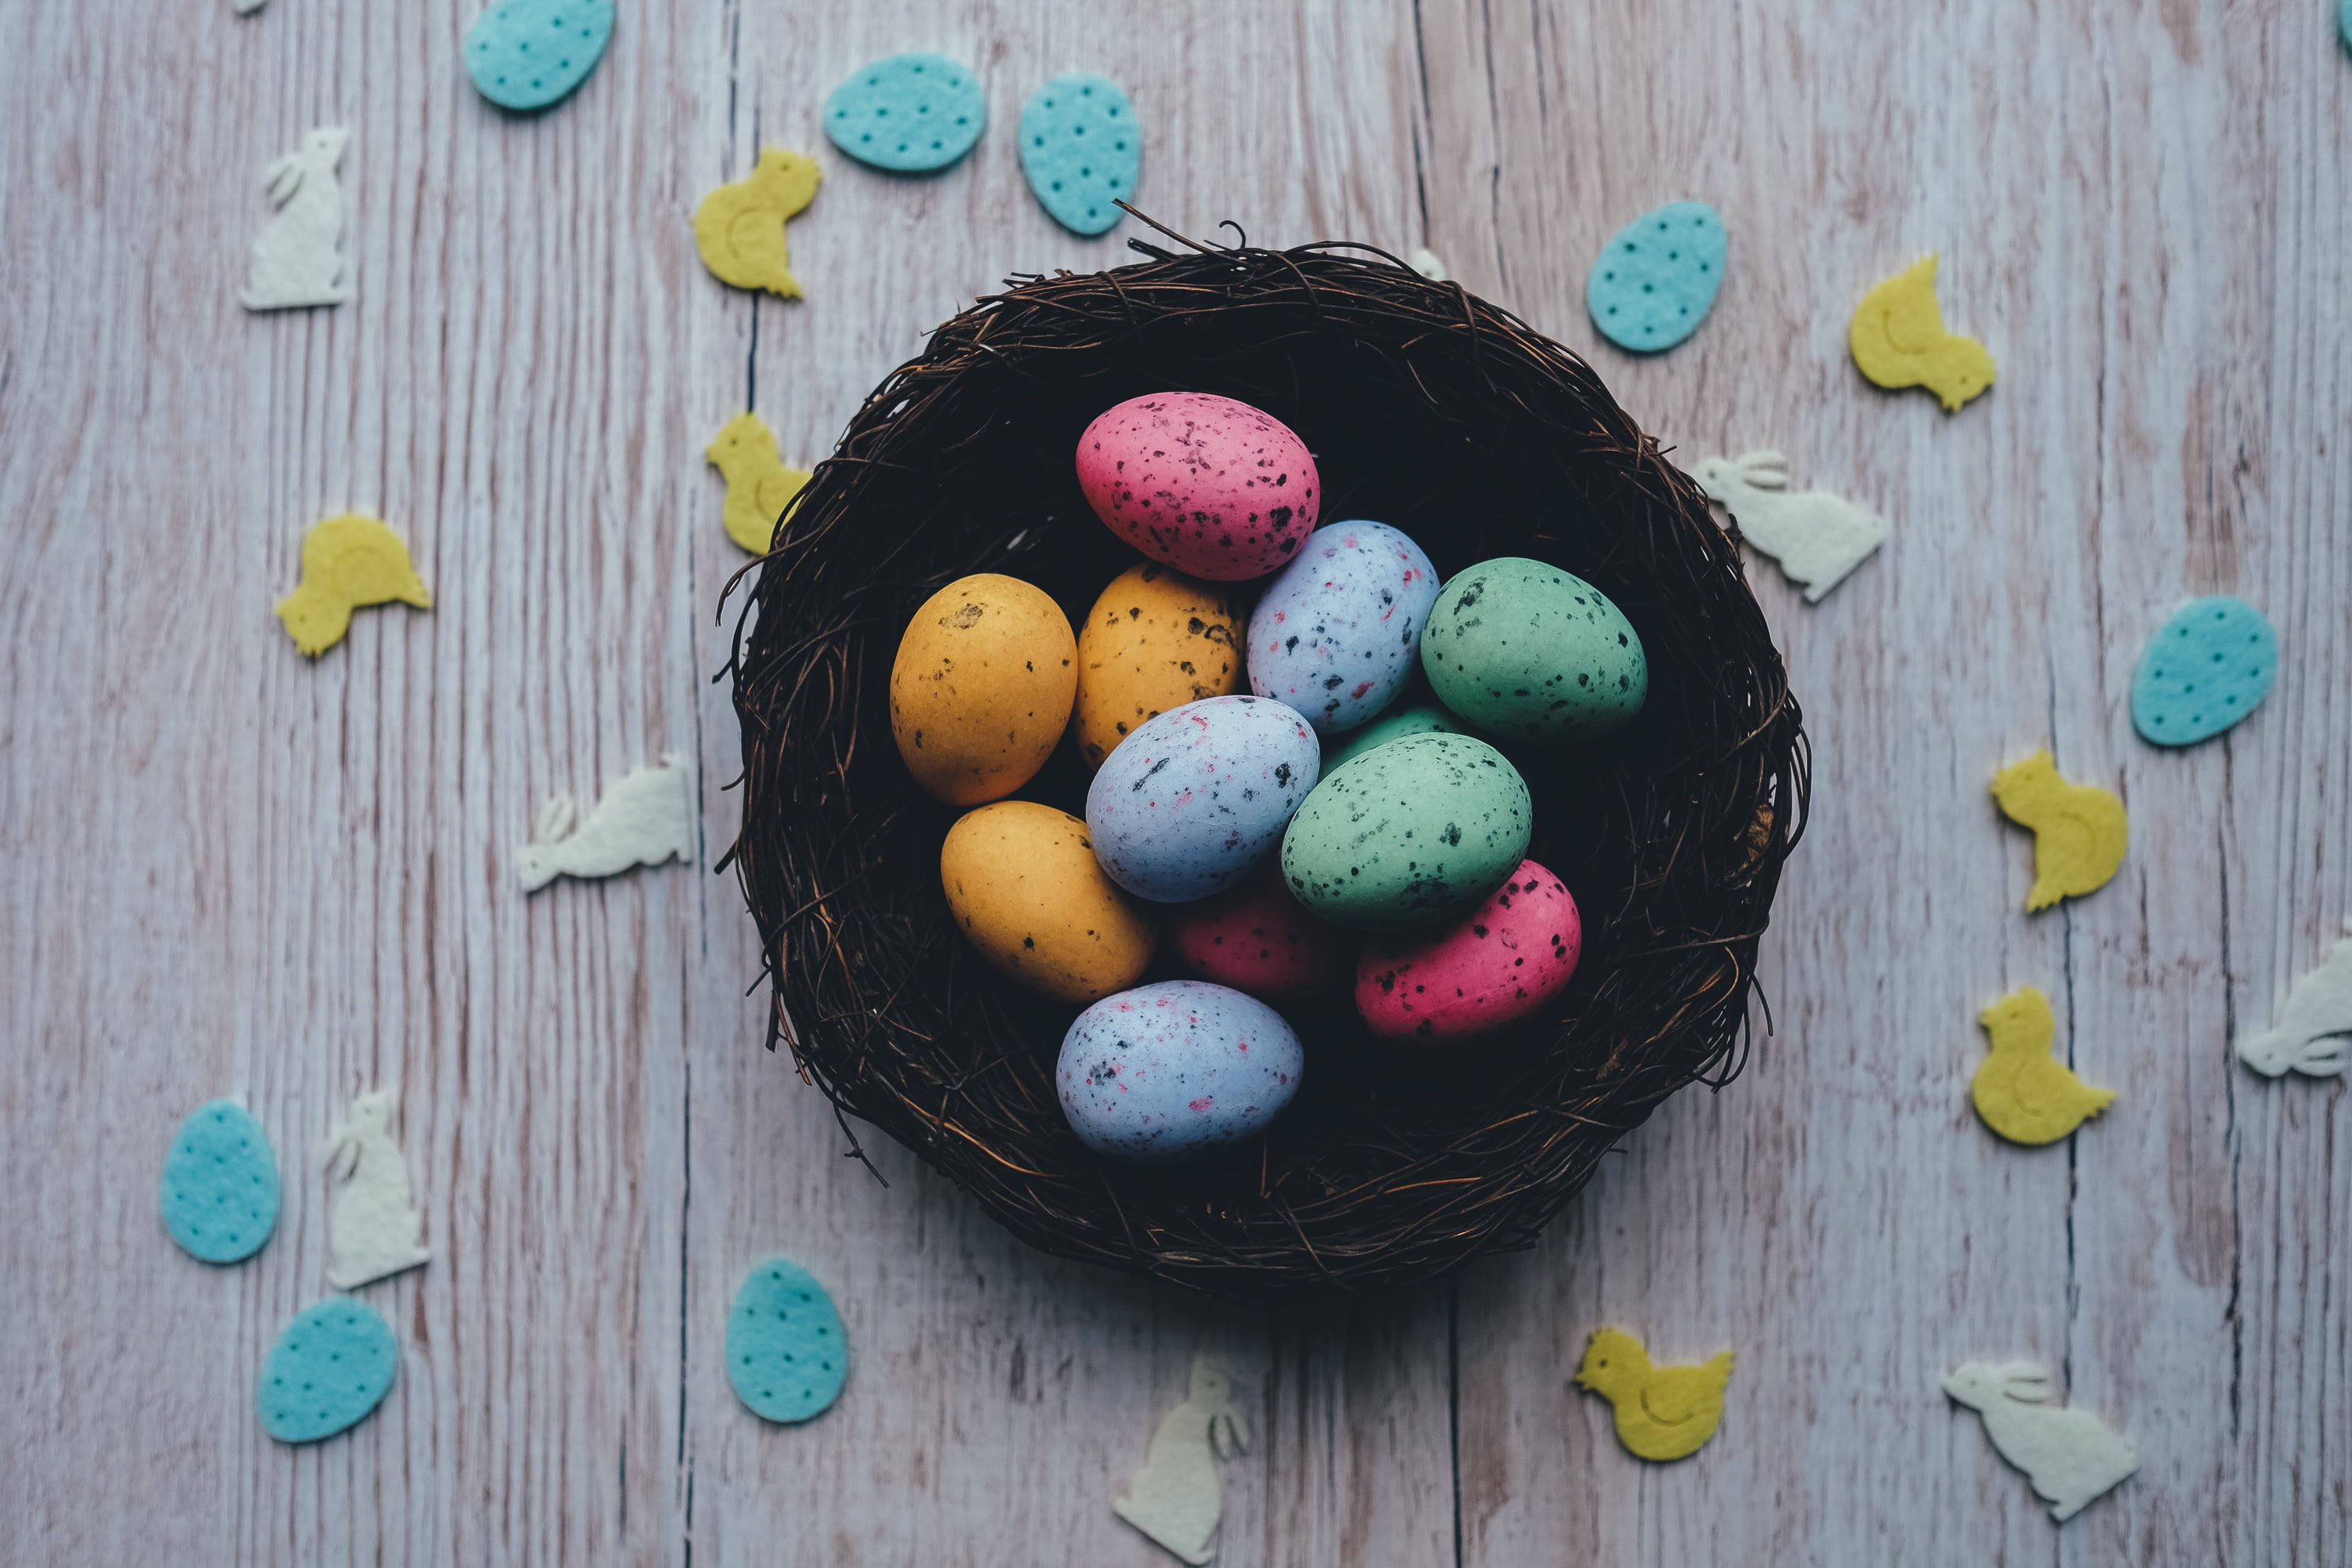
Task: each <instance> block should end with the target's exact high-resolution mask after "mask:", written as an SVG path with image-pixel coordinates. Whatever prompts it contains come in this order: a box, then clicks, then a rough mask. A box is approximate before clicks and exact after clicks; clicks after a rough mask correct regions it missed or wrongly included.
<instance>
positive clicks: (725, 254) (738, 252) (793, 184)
mask: <svg viewBox="0 0 2352 1568" xmlns="http://www.w3.org/2000/svg"><path fill="white" fill-rule="evenodd" d="M823 178H824V174H823V173H822V172H821V171H819V169H818V168H817V166H816V160H815V159H814V158H812V157H810V156H809V155H808V154H807V153H787V152H785V151H784V150H783V149H782V148H781V147H763V148H761V151H760V161H759V163H757V164H755V165H754V166H753V167H752V170H751V173H750V174H746V175H745V176H744V177H743V178H741V179H740V180H738V181H736V182H735V183H734V184H731V185H721V186H719V188H718V189H717V190H715V191H713V192H711V193H710V194H709V195H707V196H705V197H703V198H702V205H700V206H698V207H697V208H696V209H695V212H694V244H695V248H696V249H698V250H699V251H701V252H702V264H703V265H704V266H705V267H708V268H710V275H711V276H712V277H714V278H716V279H719V281H720V282H721V283H731V284H733V285H734V286H735V287H736V288H738V289H766V290H767V291H768V292H769V293H771V294H781V295H782V296H783V297H784V298H785V299H787V300H797V299H799V298H800V297H801V286H800V284H799V283H798V282H797V281H796V280H795V279H793V269H792V267H791V265H790V262H791V260H792V252H791V250H790V248H789V247H787V246H786V245H785V243H784V220H785V219H787V218H790V217H793V216H796V215H798V214H799V213H800V211H801V209H802V208H803V207H805V206H807V205H809V203H811V202H812V201H814V200H815V199H816V184H817V182H818V181H819V180H821V179H823ZM762 548H763V549H764V546H763V547H762Z"/></svg>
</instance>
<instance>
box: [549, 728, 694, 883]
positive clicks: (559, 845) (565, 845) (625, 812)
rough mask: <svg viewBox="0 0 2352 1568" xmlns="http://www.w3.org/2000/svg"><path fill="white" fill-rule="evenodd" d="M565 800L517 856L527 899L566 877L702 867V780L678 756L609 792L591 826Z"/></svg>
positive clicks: (552, 806)
mask: <svg viewBox="0 0 2352 1568" xmlns="http://www.w3.org/2000/svg"><path fill="white" fill-rule="evenodd" d="M579 815H580V808H579V806H578V805H576V804H575V803H574V802H573V801H572V797H571V796H570V795H557V796H556V797H555V798H553V799H552V800H551V801H549V802H548V803H547V804H546V805H544V806H541V808H540V813H539V826H538V827H537V828H536V830H534V831H533V833H532V835H531V840H530V843H528V844H526V845H524V846H523V847H521V848H520V849H519V850H517V851H516V852H515V868H516V869H517V870H518V871H519V872H520V874H521V876H522V887H523V891H525V892H527V893H535V892H537V891H538V890H539V889H541V888H544V887H545V886H547V885H548V884H549V883H550V882H552V881H553V880H555V879H556V878H558V877H609V876H612V875H613V874H614V872H616V871H625V870H627V869H628V868H630V867H632V866H658V865H660V864H661V863H662V862H663V861H665V860H668V859H672V858H676V859H679V860H685V861H688V862H691V861H692V860H693V859H694V849H695V845H694V774H693V773H692V772H691V771H690V770H688V767H687V765H686V759H685V758H683V757H681V756H679V755H678V754H677V752H670V753H669V754H667V756H665V757H663V758H662V760H661V765H660V766H659V767H652V768H639V769H638V770H637V771H636V772H635V773H631V774H629V776H628V777H626V778H625V779H623V780H622V781H621V782H620V783H618V784H614V786H613V787H612V788H611V789H608V790H606V791H605V792H604V799H602V800H600V801H598V802H597V803H596V809H595V810H593V811H592V812H590V813H589V814H588V820H587V821H585V822H582V823H579V826H577V827H575V826H573V824H574V822H575V821H577V820H578V817H579Z"/></svg>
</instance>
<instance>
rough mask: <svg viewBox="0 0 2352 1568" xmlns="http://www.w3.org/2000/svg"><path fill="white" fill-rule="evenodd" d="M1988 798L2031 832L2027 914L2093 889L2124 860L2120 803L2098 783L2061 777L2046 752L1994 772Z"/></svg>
mask: <svg viewBox="0 0 2352 1568" xmlns="http://www.w3.org/2000/svg"><path fill="white" fill-rule="evenodd" d="M1992 797H1993V799H1994V800H1995V801H1996V802H1998V803H1999V804H2000V812H2001V815H2002V816H2006V817H2008V818H2009V819H2010V820H2011V822H2014V823H2016V824H2017V825H2018V826H2020V827H2030V828H2032V830H2033V886H2032V889H2029V890H2028V891H2027V893H2026V895H2025V908H2026V910H2027V911H2028V912H2029V913H2030V912H2032V911H2034V910H2046V909H2048V908H2049V907H2050V906H2051V905H2053V904H2054V903H2056V902H2057V901H2058V900H2061V899H2079V898H2081V897H2083V896H2084V894H2086V893H2095V892H2097V891H2098V890H2099V889H2101V888H2104V887H2105V886H2106V885H2107V883H2108V881H2109V879H2112V878H2113V877H2114V876H2115V874H2116V868H2117V867H2119V866H2121V865H2122V864H2123V863H2124V845H2125V841H2126V831H2125V820H2124V803H2123V802H2122V801H2120V800H2117V799H2116V797H2115V796H2114V795H2111V794H2109V793H2108V792H2107V791H2105V790H2103V789H2101V788H2099V786H2098V785H2096V784H2068V783H2067V782H2066V781H2065V780H2064V779H2063V778H2060V777H2059V776H2058V763H2057V759H2055V758H2054V757H2053V756H2051V754H2050V753H2049V752H2046V751H2045V752H2034V753H2033V754H2032V756H2030V757H2028V758H2026V759H2025V760H2024V761H2023V762H2021V763H2012V764H2011V765H2010V766H2008V767H2005V768H2003V769H2001V770H2000V772H1999V773H1995V774H1993V776H1992Z"/></svg>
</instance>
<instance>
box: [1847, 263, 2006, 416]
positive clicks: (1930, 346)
mask: <svg viewBox="0 0 2352 1568" xmlns="http://www.w3.org/2000/svg"><path fill="white" fill-rule="evenodd" d="M1938 259H1939V258H1937V257H1934V256H1930V257H1928V258H1927V259H1926V260H1924V261H1919V262H1916V263H1914V264H1913V265H1912V266H1910V267H1907V268H1905V269H1904V270H1902V271H1901V272H1898V273H1896V274H1895V276H1894V277H1892V278H1889V279H1886V281H1885V282H1884V283H1881V284H1879V285H1878V286H1877V287H1876V288H1874V289H1872V290H1871V291H1870V292H1869V293H1867V294H1864V296H1863V297H1862V303H1861V304H1860V305H1859V306H1857V307H1855V309H1854V312H1853V323H1852V324H1851V325H1850V326H1849V327H1848V329H1847V342H1848V345H1849V346H1850V347H1851V348H1852V349H1853V363H1854V365H1855V367H1856V368H1857V369H1859V370H1860V371H1861V372H1862V374H1864V375H1865V376H1868V377H1869V378H1870V379H1871V380H1872V381H1874V382H1875V383H1877V384H1879V385H1880V386H1883V387H1885V388H1887V389H1888V390H1889V391H1900V390H1902V389H1903V388H1904V387H1906V386H1924V387H1926V388H1927V390H1928V391H1930V392H1932V393H1934V394H1935V395H1936V396H1937V400H1938V401H1939V402H1941V403H1942V404H1943V405H1944V412H1945V413H1947V414H1952V413H1957V412H1958V409H1959V406H1960V405H1962V404H1964V403H1966V402H1968V401H1969V399H1970V398H1972V397H1974V396H1976V395H1978V394H1979V393H1981V392H1983V391H1984V390H1985V389H1986V388H1988V387H1990V385H1992V381H1993V363H1992V355H1991V353H1990V352H1988V351H1987V349H1986V348H1985V346H1984V344H1982V343H1980V342H1977V341H1976V339H1974V338H1967V337H1962V336H1961V335H1960V334H1958V332H1948V331H1945V330H1944V311H1943V308H1942V306H1940V305H1938V304H1937V301H1936V264H1937V260H1938Z"/></svg>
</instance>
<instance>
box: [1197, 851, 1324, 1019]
mask: <svg viewBox="0 0 2352 1568" xmlns="http://www.w3.org/2000/svg"><path fill="white" fill-rule="evenodd" d="M1168 941H1169V944H1170V945H1171V947H1173V948H1174V949H1175V950H1176V957H1177V960H1178V961H1179V962H1180V963H1182V964H1183V965H1184V967H1185V968H1187V969H1189V970H1191V971H1192V973H1195V974H1197V975H1199V976H1200V977H1201V978H1202V979H1203V980H1213V981H1215V982H1216V983H1217V984H1220V985H1230V986H1232V987H1233V988H1234V990H1236V991H1246V992H1248V993H1249V994H1251V995H1253V996H1255V997H1258V998H1260V999H1262V1000H1265V1001H1272V1000H1275V999H1276V998H1287V997H1293V996H1312V995H1315V994H1318V993H1320V992H1325V991H1330V990H1332V989H1334V988H1336V986H1337V985H1338V984H1339V980H1340V978H1341V977H1342V976H1344V975H1346V974H1347V973H1349V959H1350V958H1351V957H1353V955H1354V951H1355V945H1356V944H1355V942H1354V939H1353V938H1352V937H1351V936H1350V935H1349V933H1348V932H1345V931H1341V930H1340V929H1339V927H1338V926H1335V925H1333V924H1331V923H1330V922H1329V921H1323V920H1318V919H1317V918H1316V917H1315V916H1313V915H1311V914H1308V913H1307V910H1305V909H1304V908H1303V907H1302V906H1301V905H1300V904H1299V902H1298V900H1297V899H1294V898H1292V897H1291V896H1290V889H1288V888H1287V887H1286V886H1284V885H1283V880H1282V868H1281V867H1280V866H1279V865H1278V864H1275V863H1273V862H1269V863H1268V864H1267V865H1266V867H1265V869H1264V870H1262V871H1260V872H1259V873H1258V874H1257V875H1256V876H1254V877H1252V878H1251V879H1249V880H1248V881H1246V882H1244V883H1243V884H1242V885H1241V886H1240V887H1238V888H1234V889H1231V890H1229V891H1226V892H1223V893H1219V894H1218V895H1217V896H1216V897H1215V898H1213V899H1203V900H1201V901H1200V902H1198V903H1192V904H1186V905H1185V906H1183V907H1182V908H1181V909H1179V910H1174V911H1172V912H1171V915H1170V917H1169V921H1168Z"/></svg>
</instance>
